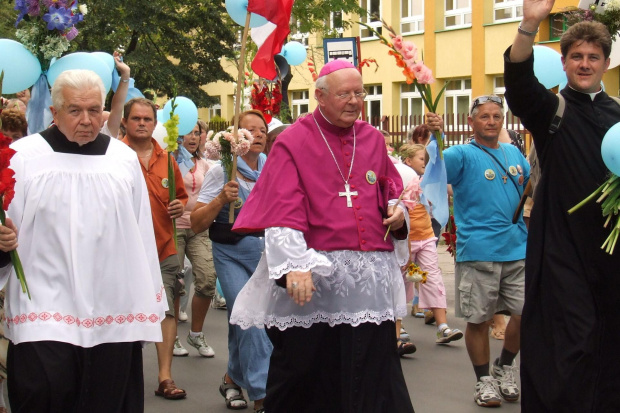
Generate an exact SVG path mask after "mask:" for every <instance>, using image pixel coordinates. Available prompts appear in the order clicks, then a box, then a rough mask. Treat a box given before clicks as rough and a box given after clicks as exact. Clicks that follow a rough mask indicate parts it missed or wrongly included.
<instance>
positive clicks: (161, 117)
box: [157, 109, 170, 123]
mask: <svg viewBox="0 0 620 413" xmlns="http://www.w3.org/2000/svg"><path fill="white" fill-rule="evenodd" d="M168 119H170V114H168ZM157 122H159V123H164V122H165V120H164V110H163V109H157Z"/></svg>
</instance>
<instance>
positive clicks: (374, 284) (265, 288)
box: [230, 250, 407, 329]
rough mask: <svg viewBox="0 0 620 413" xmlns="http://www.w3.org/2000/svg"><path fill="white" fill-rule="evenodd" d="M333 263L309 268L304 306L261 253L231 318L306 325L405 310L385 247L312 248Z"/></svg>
mask: <svg viewBox="0 0 620 413" xmlns="http://www.w3.org/2000/svg"><path fill="white" fill-rule="evenodd" d="M315 254H317V255H322V256H324V258H325V259H326V260H328V261H329V262H331V263H332V265H331V271H330V272H329V274H326V275H319V274H316V273H315V269H313V270H312V282H313V283H314V286H315V288H316V291H315V292H314V294H313V295H312V299H311V300H310V302H309V303H307V304H306V305H304V306H299V305H297V304H295V302H294V300H293V299H292V298H291V297H289V295H288V294H287V292H286V289H284V288H281V287H279V286H278V285H276V283H275V280H274V279H271V278H270V277H269V268H268V265H267V261H268V257H267V255H266V252H265V253H264V254H263V256H262V258H261V260H260V262H259V263H258V266H257V268H256V271H255V272H254V274H253V275H252V277H251V278H250V280H249V281H248V282H247V283H246V284H245V286H244V287H243V289H242V290H241V291H240V292H239V294H238V295H237V299H236V300H235V304H234V307H233V309H232V313H231V318H230V322H231V323H232V324H237V325H240V326H241V327H242V328H248V327H251V326H256V327H264V326H265V325H267V326H269V327H277V328H279V329H285V328H289V327H295V326H298V327H309V326H311V325H312V324H314V323H328V324H329V325H330V326H334V325H337V324H342V323H345V324H351V325H353V326H357V325H359V324H360V323H365V322H373V323H381V322H383V321H387V320H394V319H395V318H396V317H400V316H404V315H406V313H407V302H406V300H405V289H404V282H403V278H402V274H401V271H400V267H399V266H398V264H397V262H396V257H395V254H394V253H393V252H388V251H348V250H345V251H328V252H326V251H316V252H315Z"/></svg>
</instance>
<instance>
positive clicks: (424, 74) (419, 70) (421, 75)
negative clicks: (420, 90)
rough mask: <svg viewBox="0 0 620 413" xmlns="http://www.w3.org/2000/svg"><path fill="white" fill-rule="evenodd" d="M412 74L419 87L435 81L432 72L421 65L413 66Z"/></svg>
mask: <svg viewBox="0 0 620 413" xmlns="http://www.w3.org/2000/svg"><path fill="white" fill-rule="evenodd" d="M413 73H414V74H415V77H416V79H417V80H418V83H420V84H421V85H428V84H430V83H433V82H434V81H435V78H433V71H432V70H431V69H429V68H428V67H427V66H426V65H424V64H423V63H419V64H417V65H415V67H414V68H413Z"/></svg>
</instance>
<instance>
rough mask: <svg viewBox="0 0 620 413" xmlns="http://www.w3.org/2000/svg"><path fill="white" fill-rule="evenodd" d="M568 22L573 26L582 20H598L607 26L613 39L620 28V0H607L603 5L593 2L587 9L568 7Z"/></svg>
mask: <svg viewBox="0 0 620 413" xmlns="http://www.w3.org/2000/svg"><path fill="white" fill-rule="evenodd" d="M567 11H568V13H566V16H567V23H568V25H569V26H572V25H573V24H575V23H578V22H580V21H598V22H601V23H603V24H604V25H605V26H607V30H609V34H611V38H612V40H615V39H616V35H617V34H618V31H619V30H620V0H607V1H605V3H603V6H599V5H598V4H597V3H595V2H592V3H591V4H590V5H589V6H588V8H587V9H580V8H577V7H569V8H567Z"/></svg>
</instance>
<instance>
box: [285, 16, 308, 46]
mask: <svg viewBox="0 0 620 413" xmlns="http://www.w3.org/2000/svg"><path fill="white" fill-rule="evenodd" d="M300 25H301V24H300V22H299V21H297V19H296V18H295V17H292V16H291V24H290V29H291V34H290V36H291V39H293V40H295V41H297V42H299V43H301V44H303V45H304V46H306V47H308V39H309V38H310V33H302V32H301V31H300V30H299V27H300Z"/></svg>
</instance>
